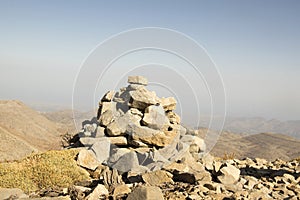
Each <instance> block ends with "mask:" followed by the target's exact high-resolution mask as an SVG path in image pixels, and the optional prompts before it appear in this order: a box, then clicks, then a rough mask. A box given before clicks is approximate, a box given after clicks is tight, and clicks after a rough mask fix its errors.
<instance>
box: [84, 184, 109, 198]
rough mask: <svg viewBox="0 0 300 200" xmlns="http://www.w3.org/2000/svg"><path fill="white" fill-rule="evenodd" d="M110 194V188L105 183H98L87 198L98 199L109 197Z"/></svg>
mask: <svg viewBox="0 0 300 200" xmlns="http://www.w3.org/2000/svg"><path fill="white" fill-rule="evenodd" d="M108 195H109V192H108V190H107V189H106V188H105V186H104V185H101V184H98V185H97V186H96V187H95V189H94V190H93V191H92V192H91V193H90V194H89V195H88V196H87V197H86V200H96V199H103V198H107V197H108Z"/></svg>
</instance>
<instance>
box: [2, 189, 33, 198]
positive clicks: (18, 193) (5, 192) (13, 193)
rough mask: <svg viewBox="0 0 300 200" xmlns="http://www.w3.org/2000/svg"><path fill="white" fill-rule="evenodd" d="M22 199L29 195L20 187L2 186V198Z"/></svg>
mask: <svg viewBox="0 0 300 200" xmlns="http://www.w3.org/2000/svg"><path fill="white" fill-rule="evenodd" d="M19 198H20V199H21V198H28V196H27V195H26V194H25V193H24V192H23V191H22V190H21V189H18V188H0V199H19Z"/></svg>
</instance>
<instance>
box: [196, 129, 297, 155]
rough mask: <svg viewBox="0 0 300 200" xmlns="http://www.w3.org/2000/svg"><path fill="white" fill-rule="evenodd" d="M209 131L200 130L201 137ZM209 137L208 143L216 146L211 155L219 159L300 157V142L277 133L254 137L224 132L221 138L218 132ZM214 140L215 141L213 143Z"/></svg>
mask: <svg viewBox="0 0 300 200" xmlns="http://www.w3.org/2000/svg"><path fill="white" fill-rule="evenodd" d="M206 134H207V129H205V128H202V129H199V135H200V136H201V137H204V136H205V135H206ZM209 134H213V135H214V134H215V136H213V137H208V138H209V140H208V141H207V143H212V144H215V145H214V147H213V148H212V150H211V154H213V155H214V156H217V157H222V156H225V154H227V155H233V157H234V158H239V159H242V158H246V157H248V158H264V159H267V160H270V161H271V160H275V159H277V158H279V159H282V160H291V159H294V158H298V157H300V140H299V139H295V138H293V137H289V136H287V135H283V134H277V133H259V134H252V135H245V134H237V133H232V132H228V131H223V132H222V133H221V134H220V136H219V137H217V134H216V132H214V131H210V132H209ZM212 140H214V141H212Z"/></svg>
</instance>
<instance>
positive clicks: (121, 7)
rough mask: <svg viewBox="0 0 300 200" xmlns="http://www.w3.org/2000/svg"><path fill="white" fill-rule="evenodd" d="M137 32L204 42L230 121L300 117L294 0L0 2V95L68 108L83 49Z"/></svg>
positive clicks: (298, 20)
mask: <svg viewBox="0 0 300 200" xmlns="http://www.w3.org/2000/svg"><path fill="white" fill-rule="evenodd" d="M140 27H164V28H169V29H174V30H177V31H180V32H182V33H185V34H186V35H188V36H190V37H192V38H194V39H195V40H196V41H197V42H198V43H200V44H201V45H203V46H204V48H205V49H206V50H207V51H208V53H209V54H210V56H211V57H212V59H213V60H214V62H215V63H216V64H217V66H218V68H219V70H220V73H221V75H222V77H223V79H224V84H225V89H226V96H227V111H228V115H229V116H246V117H249V116H251V117H253V116H262V117H266V118H278V119H285V120H287V119H300V92H299V86H300V1H297V0H294V1H292V0H282V1H276V0H264V1H261V0H257V1H238V0H236V1H231V0H226V1H225V0H224V1H199V0H195V1H183V0H182V1H176V0H175V1H174V0H170V1H154V0H152V1H140V0H136V1H130V0H129V1H121V0H120V1H60V0H58V1H54V0H51V1H50V0H48V1H47V0H44V1H38V0H37V1H30V0H26V1H21V0H20V1H13V0H7V1H5V0H1V1H0V68H1V73H0V89H1V93H0V94H1V96H0V98H1V99H20V100H22V101H24V102H25V103H29V104H46V105H47V104H51V105H62V106H70V105H71V101H72V88H73V83H74V79H75V77H76V74H77V72H78V69H79V67H80V65H81V63H82V62H83V60H84V59H85V58H86V57H87V55H88V54H89V52H90V51H91V50H92V49H93V48H95V47H96V46H97V45H98V44H99V43H100V42H102V41H103V40H105V39H106V38H108V37H110V36H112V35H114V34H117V33H119V32H121V31H125V30H128V29H132V28H140ZM116 48H117V47H116ZM132 59H134V58H132ZM112 80H114V79H113V77H112ZM116 81H119V79H116ZM106 87H108V88H109V86H108V85H106ZM179 87H180V86H179ZM99 96H101V94H99Z"/></svg>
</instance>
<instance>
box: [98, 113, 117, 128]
mask: <svg viewBox="0 0 300 200" xmlns="http://www.w3.org/2000/svg"><path fill="white" fill-rule="evenodd" d="M114 119H115V116H114V113H113V111H111V110H106V111H105V112H104V113H103V114H101V115H100V117H99V124H100V125H102V126H107V125H108V124H110V123H111V122H112V121H113V120H114Z"/></svg>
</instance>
